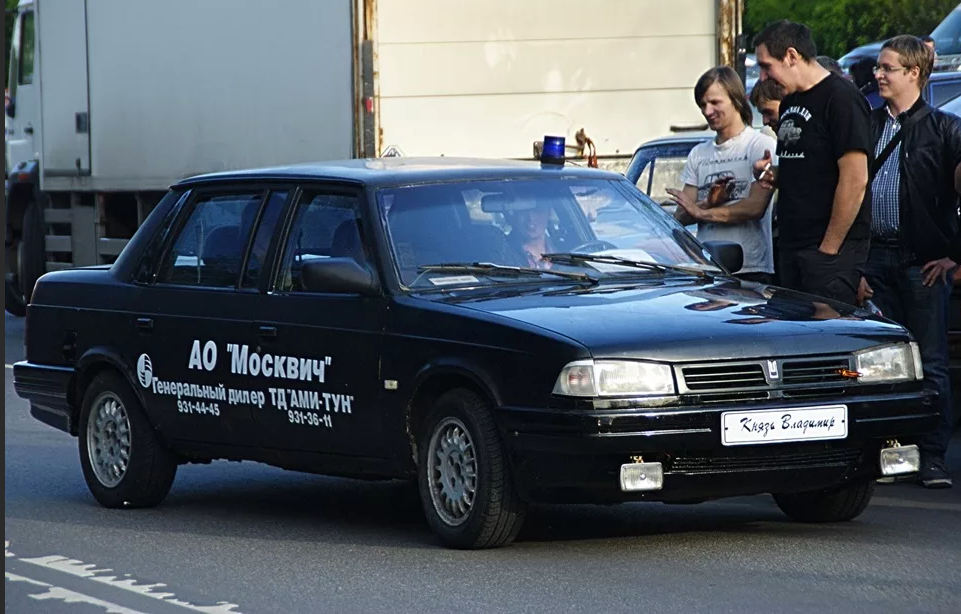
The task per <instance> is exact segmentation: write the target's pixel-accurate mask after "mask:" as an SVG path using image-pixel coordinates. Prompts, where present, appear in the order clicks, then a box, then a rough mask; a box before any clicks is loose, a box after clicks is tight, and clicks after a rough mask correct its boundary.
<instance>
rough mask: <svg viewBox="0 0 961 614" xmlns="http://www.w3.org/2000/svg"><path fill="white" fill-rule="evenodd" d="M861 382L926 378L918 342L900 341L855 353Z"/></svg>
mask: <svg viewBox="0 0 961 614" xmlns="http://www.w3.org/2000/svg"><path fill="white" fill-rule="evenodd" d="M854 356H855V359H856V363H857V366H856V367H855V369H856V370H857V372H858V373H859V374H860V375H859V376H858V381H859V382H864V383H873V382H905V381H910V380H919V379H924V371H923V370H922V368H921V351H920V350H919V349H918V344H917V343H915V342H913V341H912V342H911V343H900V344H898V345H888V346H885V347H880V348H874V349H870V350H864V351H863V352H857V353H856V354H855V355H854Z"/></svg>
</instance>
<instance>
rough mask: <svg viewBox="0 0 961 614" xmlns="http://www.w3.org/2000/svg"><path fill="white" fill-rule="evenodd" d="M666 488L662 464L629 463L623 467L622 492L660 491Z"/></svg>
mask: <svg viewBox="0 0 961 614" xmlns="http://www.w3.org/2000/svg"><path fill="white" fill-rule="evenodd" d="M662 486H664V468H663V467H662V466H661V463H627V464H626V465H621V490H623V491H625V492H633V491H638V490H660V489H661V487H662Z"/></svg>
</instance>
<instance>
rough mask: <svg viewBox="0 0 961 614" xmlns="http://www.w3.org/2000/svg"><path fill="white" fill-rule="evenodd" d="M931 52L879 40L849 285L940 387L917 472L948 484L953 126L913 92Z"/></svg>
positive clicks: (959, 131) (954, 251) (905, 41)
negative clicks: (861, 235)
mask: <svg viewBox="0 0 961 614" xmlns="http://www.w3.org/2000/svg"><path fill="white" fill-rule="evenodd" d="M933 67H934V52H933V51H931V49H930V48H929V47H928V46H926V45H925V44H924V43H923V42H922V41H921V39H919V38H917V37H915V36H909V35H904V36H896V37H894V38H892V39H890V40H889V41H887V42H885V43H884V46H883V47H882V49H881V53H880V55H879V56H878V62H877V65H876V66H875V75H876V76H877V79H878V85H879V87H880V90H879V91H880V94H881V96H882V97H883V98H884V101H885V104H884V106H882V107H881V108H879V109H876V110H875V111H874V112H873V113H872V114H871V127H872V145H873V152H874V155H875V162H874V165H873V166H872V172H873V173H875V174H874V177H873V182H872V185H871V194H872V199H871V210H872V221H871V235H872V236H871V249H870V252H869V254H868V262H867V266H866V269H865V273H864V279H862V280H861V285H860V288H859V291H858V296H859V298H862V299H863V298H867V297H873V300H874V302H875V304H876V305H877V306H878V307H879V308H880V310H881V312H882V313H883V314H884V315H885V316H886V317H888V318H891V319H892V320H895V321H897V322H899V323H900V324H902V325H903V326H905V327H907V328H908V329H909V330H910V331H911V333H912V334H913V335H914V337H915V338H916V339H917V341H918V344H919V346H920V349H921V362H922V364H923V365H924V382H925V385H926V386H928V387H929V388H931V389H933V390H936V391H937V392H938V393H939V397H938V400H937V408H938V412H939V413H940V422H939V424H938V426H937V427H936V429H935V430H934V431H933V432H931V433H929V434H927V435H926V436H925V437H924V438H922V440H921V441H920V442H919V447H920V448H921V455H922V457H921V474H920V476H919V477H920V481H921V483H922V484H923V485H924V486H925V487H927V488H950V487H951V485H952V481H951V476H950V474H949V473H948V471H947V468H946V467H945V461H944V457H945V453H946V452H947V448H948V441H949V440H950V438H951V425H952V421H951V388H950V380H949V374H948V332H947V308H948V301H949V300H950V293H951V288H952V276H953V275H954V273H955V271H956V266H957V265H956V264H955V263H956V262H961V237H959V235H958V226H959V223H958V222H959V221H958V209H957V203H958V190H957V187H956V186H955V175H956V174H957V173H959V172H961V166H959V165H961V126H959V124H958V122H957V120H956V118H953V117H952V116H951V115H948V114H946V113H944V112H942V111H939V110H936V109H934V108H932V107H931V106H930V105H929V104H928V103H927V102H925V100H924V99H923V98H922V97H921V91H922V90H923V88H924V86H925V84H926V83H927V80H928V77H929V76H930V74H931V71H932V69H933Z"/></svg>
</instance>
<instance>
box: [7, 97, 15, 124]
mask: <svg viewBox="0 0 961 614" xmlns="http://www.w3.org/2000/svg"><path fill="white" fill-rule="evenodd" d="M6 111H7V117H9V118H10V119H13V118H14V117H15V116H16V115H17V103H16V102H14V101H13V98H11V99H10V100H8V101H7V105H6Z"/></svg>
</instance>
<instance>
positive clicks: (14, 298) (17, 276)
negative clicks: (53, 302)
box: [4, 201, 47, 317]
mask: <svg viewBox="0 0 961 614" xmlns="http://www.w3.org/2000/svg"><path fill="white" fill-rule="evenodd" d="M43 226H44V225H43V210H42V209H41V208H40V206H39V205H37V203H36V202H35V201H30V202H29V203H28V204H27V207H26V209H24V211H23V232H22V233H21V236H20V243H19V244H18V245H17V246H16V248H15V249H14V250H13V253H9V252H8V254H7V257H8V259H9V264H8V265H7V266H8V267H9V268H8V270H9V271H10V272H11V275H8V276H7V279H6V290H5V294H4V308H5V309H6V310H7V311H9V312H10V313H11V314H13V315H15V316H20V317H22V316H24V315H26V313H27V305H28V304H30V298H31V295H32V294H33V286H34V284H35V283H37V280H38V279H40V276H41V275H43V274H44V273H45V272H46V268H47V248H46V234H47V233H46V232H45V231H44V227H43ZM11 256H15V258H11Z"/></svg>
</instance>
